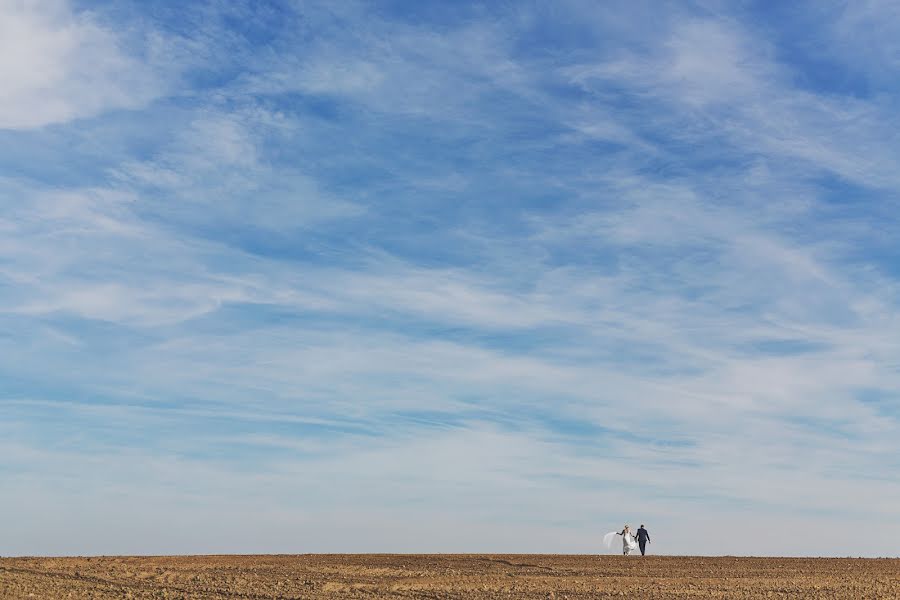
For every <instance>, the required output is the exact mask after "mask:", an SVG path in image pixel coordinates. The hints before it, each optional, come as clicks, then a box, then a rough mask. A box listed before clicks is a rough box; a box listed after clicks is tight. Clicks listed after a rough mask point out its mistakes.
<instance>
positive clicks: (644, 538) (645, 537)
mask: <svg viewBox="0 0 900 600" xmlns="http://www.w3.org/2000/svg"><path fill="white" fill-rule="evenodd" d="M637 539H638V546H640V547H641V556H643V555H644V552H645V551H646V548H647V542H649V541H650V534H649V533H647V530H646V529H644V526H643V525H641V526H640V528H639V529H638V530H637Z"/></svg>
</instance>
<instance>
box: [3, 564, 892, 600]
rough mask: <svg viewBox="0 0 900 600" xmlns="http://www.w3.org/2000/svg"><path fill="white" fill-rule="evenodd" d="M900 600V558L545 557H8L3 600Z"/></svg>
mask: <svg viewBox="0 0 900 600" xmlns="http://www.w3.org/2000/svg"><path fill="white" fill-rule="evenodd" d="M610 597H629V598H660V599H662V598H847V599H853V600H858V599H861V598H866V599H869V598H900V560H897V559H785V558H730V557H722V558H691V557H662V556H652V557H651V556H648V557H646V558H640V557H629V558H625V557H622V556H601V557H598V556H535V555H440V556H424V555H362V556H359V555H304V556H196V557H193V556H186V557H140V558H129V557H108V558H6V559H0V598H3V599H8V598H9V599H20V598H37V599H41V600H55V599H57V598H72V599H83V598H93V599H105V598H116V599H123V598H136V599H137V598H142V599H143V598H153V599H159V598H166V599H175V598H182V599H200V598H204V599H206V598H213V599H234V598H252V599H263V598H265V599H271V598H280V599H289V598H290V599H295V598H297V599H299V598H460V599H462V598H466V599H469V598H473V599H477V598H483V599H487V598H491V599H493V598H539V599H541V600H546V599H550V598H552V599H562V598H570V599H573V600H574V599H576V598H610Z"/></svg>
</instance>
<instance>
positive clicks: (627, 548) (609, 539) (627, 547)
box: [603, 531, 637, 556]
mask: <svg viewBox="0 0 900 600" xmlns="http://www.w3.org/2000/svg"><path fill="white" fill-rule="evenodd" d="M617 537H620V538H622V554H624V555H625V556H628V555H629V554H631V552H632V551H633V550H634V549H635V548H637V541H636V540H635V539H634V536H633V535H631V532H630V531H629V532H628V533H626V534H625V535H622V534H621V533H619V532H618V531H610V532H609V533H607V534H606V535H604V536H603V545H604V546H606V547H607V548H612V544H613V540H615V539H616V538H617Z"/></svg>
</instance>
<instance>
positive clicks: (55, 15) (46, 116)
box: [0, 0, 178, 129]
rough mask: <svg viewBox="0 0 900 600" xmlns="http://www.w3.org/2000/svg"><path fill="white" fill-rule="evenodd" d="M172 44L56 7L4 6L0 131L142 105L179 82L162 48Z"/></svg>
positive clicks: (10, 2) (50, 2)
mask: <svg viewBox="0 0 900 600" xmlns="http://www.w3.org/2000/svg"><path fill="white" fill-rule="evenodd" d="M125 33H128V34H129V35H128V39H127V40H126V36H125V35H124V34H125ZM135 37H139V38H140V43H139V44H135V43H134V41H135ZM126 42H127V43H126ZM174 42H175V40H171V39H166V37H164V36H162V35H160V34H156V33H153V34H150V35H147V34H144V33H143V32H139V31H131V32H116V31H114V30H113V29H112V28H111V27H110V26H109V25H108V24H105V23H103V22H102V21H101V20H100V19H98V18H97V16H96V15H95V14H92V13H90V12H86V11H75V10H73V9H72V8H71V7H70V6H69V4H68V2H65V1H62V0H46V1H45V0H42V1H40V2H18V1H16V0H4V2H2V3H0V56H2V58H0V78H2V79H3V90H2V91H0V128H8V129H27V128H34V127H42V126H44V125H49V124H54V123H64V122H67V121H70V120H72V119H77V118H84V117H91V116H95V115H97V114H100V113H101V112H103V111H106V110H110V109H136V108H140V107H142V106H145V105H146V104H147V103H148V102H150V101H152V100H154V99H155V98H158V97H160V96H162V95H163V94H164V93H165V92H166V88H167V87H169V84H170V83H171V82H172V79H173V77H175V76H177V75H178V73H177V72H171V71H170V67H172V66H173V65H171V64H169V63H168V59H170V58H171V49H170V48H167V46H171V45H172V44H173V43H174Z"/></svg>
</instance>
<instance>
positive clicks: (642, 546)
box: [638, 540, 647, 556]
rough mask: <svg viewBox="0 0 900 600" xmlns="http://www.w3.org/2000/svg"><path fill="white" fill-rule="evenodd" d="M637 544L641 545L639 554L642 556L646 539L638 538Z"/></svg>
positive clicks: (645, 546)
mask: <svg viewBox="0 0 900 600" xmlns="http://www.w3.org/2000/svg"><path fill="white" fill-rule="evenodd" d="M638 546H640V547H641V556H643V555H644V551H645V550H646V548H647V540H638Z"/></svg>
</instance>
